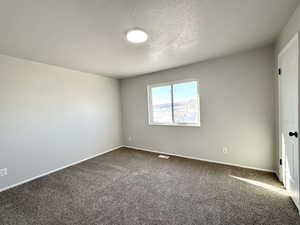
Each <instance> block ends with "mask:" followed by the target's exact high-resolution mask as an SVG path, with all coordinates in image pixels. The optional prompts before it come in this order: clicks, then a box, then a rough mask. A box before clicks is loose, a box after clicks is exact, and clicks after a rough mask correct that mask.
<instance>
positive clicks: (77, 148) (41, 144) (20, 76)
mask: <svg viewBox="0 0 300 225" xmlns="http://www.w3.org/2000/svg"><path fill="white" fill-rule="evenodd" d="M120 111H121V110H120V92H119V81H118V80H115V79H111V78H106V77H102V76H97V75H91V74H87V73H81V72H76V71H72V70H67V69H63V68H59V67H55V66H49V65H45V64H41V63H35V62H31V61H26V60H21V59H16V58H12V57H7V56H4V55H0V146H1V148H0V168H8V176H5V177H1V182H0V189H2V188H6V187H8V186H10V185H14V184H16V183H18V182H22V181H24V180H26V179H30V178H32V177H35V176H38V175H40V174H42V173H46V172H48V171H51V170H54V169H57V168H59V167H63V166H66V165H68V164H70V163H73V162H76V161H79V160H82V159H84V158H86V157H90V156H93V155H96V154H98V153H101V152H104V151H106V150H108V149H110V148H113V147H116V146H119V145H121V144H122V137H121V132H122V129H121V115H120Z"/></svg>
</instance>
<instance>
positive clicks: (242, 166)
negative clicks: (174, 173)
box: [124, 145, 276, 173]
mask: <svg viewBox="0 0 300 225" xmlns="http://www.w3.org/2000/svg"><path fill="white" fill-rule="evenodd" d="M124 147H126V148H132V149H135V150H140V151H146V152H152V153H157V154H164V155H170V156H177V157H181V158H187V159H194V160H199V161H205V162H211V163H217V164H222V165H227V166H235V167H241V168H246V169H252V170H259V171H265V172H271V173H276V171H275V170H269V169H262V168H257V167H251V166H244V165H240V164H235V163H227V162H222V161H216V160H210V159H203V158H197V157H191V156H185V155H178V154H174V153H167V152H160V151H155V150H151V149H147V148H141V147H135V146H128V145H125V146H124Z"/></svg>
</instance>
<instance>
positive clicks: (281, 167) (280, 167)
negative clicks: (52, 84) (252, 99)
mask: <svg viewBox="0 0 300 225" xmlns="http://www.w3.org/2000/svg"><path fill="white" fill-rule="evenodd" d="M295 40H298V55H299V56H298V83H299V84H300V82H299V81H300V79H299V78H300V32H297V33H296V34H295V35H294V36H293V38H292V39H291V40H290V41H289V42H288V43H287V44H286V46H285V47H284V48H283V49H282V50H281V51H280V53H279V54H278V56H277V71H278V70H279V69H280V66H279V58H280V57H281V56H282V55H283V54H284V53H285V52H286V51H287V49H288V48H289V47H290V46H291V45H292V44H293V43H294V41H295ZM277 76H279V77H278V78H277V91H278V92H277V103H278V109H277V112H278V115H277V120H278V130H277V138H278V140H277V144H278V162H277V165H278V174H277V176H278V178H279V180H280V181H281V182H283V184H284V186H285V185H286V180H285V173H284V169H285V168H284V167H285V163H284V160H282V165H280V163H279V160H280V159H283V151H282V139H281V132H282V125H281V124H282V121H281V108H282V104H281V101H280V93H281V79H280V75H279V74H278V72H277ZM298 87H300V85H298ZM299 94H300V88H298V96H299ZM298 103H299V106H300V97H298ZM299 111H300V110H299V109H298V115H299ZM298 123H299V124H298V126H299V127H300V115H299V120H298ZM298 149H299V150H300V142H299V146H298ZM299 156H300V154H299ZM299 162H300V159H299ZM299 174H300V168H299Z"/></svg>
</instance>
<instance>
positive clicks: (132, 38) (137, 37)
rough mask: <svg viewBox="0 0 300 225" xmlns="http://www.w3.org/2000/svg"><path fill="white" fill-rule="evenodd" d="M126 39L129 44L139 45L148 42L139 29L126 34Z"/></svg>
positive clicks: (145, 34) (146, 36)
mask: <svg viewBox="0 0 300 225" xmlns="http://www.w3.org/2000/svg"><path fill="white" fill-rule="evenodd" d="M126 38H127V41H128V42H130V43H134V44H139V43H144V42H146V41H147V40H148V34H147V33H146V32H145V31H143V30H141V29H132V30H129V31H128V32H127V33H126Z"/></svg>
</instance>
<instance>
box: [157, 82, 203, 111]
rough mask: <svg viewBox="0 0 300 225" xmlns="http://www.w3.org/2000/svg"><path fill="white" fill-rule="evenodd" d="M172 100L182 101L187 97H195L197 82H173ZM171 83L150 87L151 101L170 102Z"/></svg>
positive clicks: (158, 102)
mask: <svg viewBox="0 0 300 225" xmlns="http://www.w3.org/2000/svg"><path fill="white" fill-rule="evenodd" d="M173 88H174V95H176V96H174V98H175V99H174V100H175V101H184V100H187V99H195V98H196V97H197V91H198V90H197V82H195V81H194V82H185V83H179V84H174V86H173ZM170 98H171V85H167V86H161V87H155V88H152V99H153V100H152V101H153V102H152V103H153V104H155V105H156V104H164V103H170Z"/></svg>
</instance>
